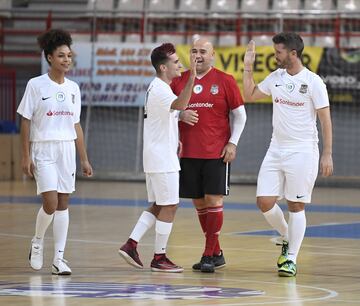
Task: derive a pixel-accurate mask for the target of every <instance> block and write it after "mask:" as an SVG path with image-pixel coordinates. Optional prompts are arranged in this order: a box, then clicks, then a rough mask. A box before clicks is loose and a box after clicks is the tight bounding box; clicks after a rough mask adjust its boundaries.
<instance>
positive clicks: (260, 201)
mask: <svg viewBox="0 0 360 306" xmlns="http://www.w3.org/2000/svg"><path fill="white" fill-rule="evenodd" d="M275 203H276V199H267V198H265V197H258V198H257V199H256V205H257V207H258V208H259V209H260V210H261V212H262V213H265V212H267V211H269V210H270V209H272V208H273V207H274V205H275Z"/></svg>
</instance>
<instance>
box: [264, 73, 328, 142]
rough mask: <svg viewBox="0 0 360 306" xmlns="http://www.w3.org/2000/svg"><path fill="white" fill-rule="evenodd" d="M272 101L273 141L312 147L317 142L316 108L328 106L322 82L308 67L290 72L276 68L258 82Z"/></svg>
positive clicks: (324, 86)
mask: <svg viewBox="0 0 360 306" xmlns="http://www.w3.org/2000/svg"><path fill="white" fill-rule="evenodd" d="M258 88H259V89H260V90H261V91H262V92H263V93H265V94H266V95H271V96H272V101H273V118H272V124H273V135H272V139H271V142H272V144H273V145H276V146H280V147H282V148H293V147H296V148H299V147H313V145H314V143H317V142H318V131H317V127H316V110H317V109H320V108H324V107H327V106H329V97H328V94H327V90H326V85H325V84H324V82H323V81H322V79H321V78H320V77H319V76H318V75H317V74H315V73H313V72H311V71H310V70H309V69H307V68H305V67H304V69H302V70H301V71H300V72H299V73H298V74H296V75H290V74H288V73H287V72H286V69H277V70H276V71H274V72H272V73H271V74H270V75H269V76H267V77H266V78H265V80H263V81H262V82H260V83H259V84H258Z"/></svg>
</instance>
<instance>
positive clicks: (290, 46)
mask: <svg viewBox="0 0 360 306" xmlns="http://www.w3.org/2000/svg"><path fill="white" fill-rule="evenodd" d="M272 41H273V43H274V44H283V45H284V46H285V48H286V49H287V50H288V51H292V50H295V51H296V54H297V57H298V58H301V54H302V52H303V50H304V42H303V40H302V38H301V37H300V35H298V34H296V33H279V34H277V35H275V36H274V37H273V39H272Z"/></svg>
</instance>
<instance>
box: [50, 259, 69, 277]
mask: <svg viewBox="0 0 360 306" xmlns="http://www.w3.org/2000/svg"><path fill="white" fill-rule="evenodd" d="M67 263H68V261H67V260H65V259H63V258H56V259H55V260H54V262H53V265H52V274H54V275H71V269H70V267H69V266H68V265H67Z"/></svg>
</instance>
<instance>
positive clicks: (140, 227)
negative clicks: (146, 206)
mask: <svg viewBox="0 0 360 306" xmlns="http://www.w3.org/2000/svg"><path fill="white" fill-rule="evenodd" d="M155 221H156V217H155V216H154V215H153V214H152V213H150V212H148V211H143V212H142V214H141V216H140V217H139V219H138V221H137V223H136V225H135V227H134V229H133V231H132V232H131V234H130V236H129V238H130V239H132V240H134V241H136V242H139V241H140V239H141V238H142V237H143V236H144V235H145V233H146V232H147V231H148V230H149V229H150V228H151V227H152V226H153V225H154V223H155Z"/></svg>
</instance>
